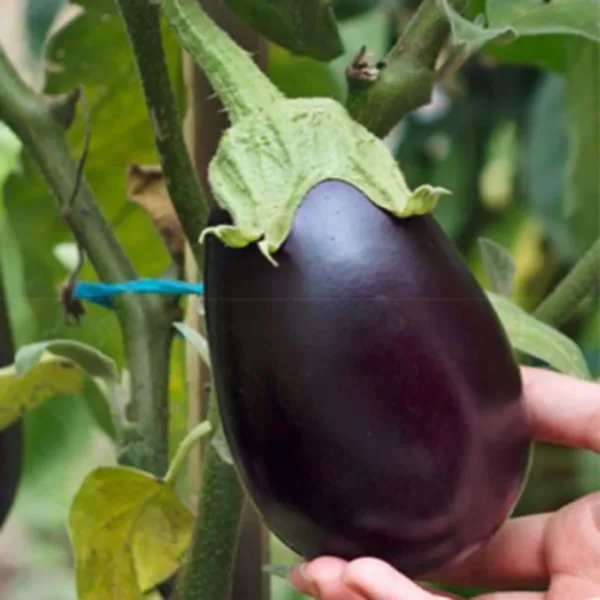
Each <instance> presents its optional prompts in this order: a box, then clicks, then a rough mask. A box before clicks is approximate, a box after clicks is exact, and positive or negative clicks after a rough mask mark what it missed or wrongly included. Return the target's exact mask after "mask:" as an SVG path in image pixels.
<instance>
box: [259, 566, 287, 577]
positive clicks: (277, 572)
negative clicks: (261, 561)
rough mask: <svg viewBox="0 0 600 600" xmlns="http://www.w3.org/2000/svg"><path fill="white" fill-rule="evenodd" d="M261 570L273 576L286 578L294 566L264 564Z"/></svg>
mask: <svg viewBox="0 0 600 600" xmlns="http://www.w3.org/2000/svg"><path fill="white" fill-rule="evenodd" d="M262 570H263V571H264V572H265V573H268V574H269V575H272V576H273V577H279V578H280V579H286V580H287V578H288V577H289V575H290V573H291V572H292V571H293V570H294V567H290V566H288V565H265V566H264V567H263V568H262Z"/></svg>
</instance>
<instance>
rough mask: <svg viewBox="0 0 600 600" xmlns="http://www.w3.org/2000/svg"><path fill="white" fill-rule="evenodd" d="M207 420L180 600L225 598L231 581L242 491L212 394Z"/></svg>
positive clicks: (240, 512) (240, 513)
mask: <svg viewBox="0 0 600 600" xmlns="http://www.w3.org/2000/svg"><path fill="white" fill-rule="evenodd" d="M209 420H210V422H211V424H212V425H213V427H214V431H215V434H214V436H213V439H212V440H211V442H212V443H210V444H209V445H208V447H207V449H206V456H205V463H204V478H203V481H202V495H201V500H200V505H199V507H198V508H199V511H198V528H197V529H196V532H195V538H194V543H193V545H192V551H191V553H190V555H189V557H188V561H187V564H186V566H185V570H184V573H183V577H182V579H181V582H180V585H179V594H178V598H179V599H181V600H228V598H229V597H230V594H231V589H232V585H233V573H234V568H235V561H234V558H235V555H236V550H237V545H238V532H239V528H240V521H241V515H242V509H243V506H244V492H243V490H242V488H241V487H240V483H239V479H238V474H237V471H236V470H235V467H234V466H233V464H231V461H230V460H229V459H228V457H227V456H226V454H227V450H226V449H224V448H223V445H224V438H223V431H222V429H221V424H220V419H219V412H218V405H217V402H216V397H215V395H214V394H212V395H211V399H210V418H209Z"/></svg>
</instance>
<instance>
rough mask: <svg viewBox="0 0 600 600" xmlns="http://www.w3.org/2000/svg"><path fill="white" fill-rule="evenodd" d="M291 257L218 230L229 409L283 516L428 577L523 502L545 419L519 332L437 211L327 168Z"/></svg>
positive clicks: (298, 536)
mask: <svg viewBox="0 0 600 600" xmlns="http://www.w3.org/2000/svg"><path fill="white" fill-rule="evenodd" d="M224 223H230V220H229V215H228V214H227V213H226V212H225V211H222V210H220V211H219V212H217V213H215V214H214V215H213V224H224ZM274 258H275V260H276V261H277V263H278V266H277V267H275V266H273V265H272V264H271V263H269V262H268V261H267V260H265V257H264V256H263V255H262V254H261V253H260V251H259V250H258V249H257V247H256V245H251V246H247V247H245V248H243V249H234V248H230V247H227V246H225V245H224V244H223V243H222V242H221V241H219V240H218V239H217V238H216V237H214V236H209V237H208V238H207V240H206V258H205V261H206V262H205V286H206V292H205V293H206V298H205V301H206V311H207V326H208V337H209V343H210V348H211V357H212V364H213V370H214V381H215V385H216V391H217V395H218V398H219V406H220V411H221V417H222V421H223V426H224V431H225V434H226V437H227V440H228V443H229V445H230V448H231V452H232V456H233V458H234V461H235V463H236V466H237V468H238V470H239V473H240V476H241V479H242V481H243V483H244V485H245V487H246V489H247V491H248V493H249V495H250V497H251V499H252V500H253V502H254V503H255V504H256V506H257V508H258V509H259V510H260V512H261V514H262V515H263V517H264V520H265V522H266V524H267V526H268V527H269V528H270V529H271V531H272V532H273V533H274V534H276V535H277V536H278V537H279V538H280V539H281V540H282V541H283V542H284V543H285V544H286V545H288V546H289V547H290V548H291V549H293V550H294V551H295V552H297V553H298V554H300V555H302V556H304V557H306V558H309V559H310V558H314V557H317V556H321V555H334V556H338V557H341V558H345V559H353V558H357V557H361V556H374V557H379V558H381V559H383V560H386V561H388V562H389V563H390V564H392V565H393V566H394V567H396V568H397V569H399V570H401V571H403V572H404V573H406V574H407V575H409V576H413V577H414V576H418V575H420V574H424V573H426V572H428V571H430V570H432V569H436V568H438V567H440V566H442V565H444V564H446V563H448V562H450V561H453V560H457V559H459V558H460V557H461V556H464V555H466V553H468V552H470V551H472V550H473V549H474V548H476V547H477V546H478V545H480V544H481V543H484V542H485V541H486V540H488V539H489V537H490V536H491V535H492V534H493V533H494V532H495V531H496V530H497V529H498V527H499V526H500V525H501V524H502V523H503V522H504V521H505V520H506V519H507V517H508V516H509V515H510V513H511V511H512V509H513V508H514V506H515V504H516V502H517V501H518V498H519V495H520V492H521V490H522V487H523V485H524V481H525V479H526V474H527V468H528V463H529V455H530V448H531V434H530V426H529V421H528V418H527V414H526V409H525V405H524V402H523V399H522V388H521V378H520V372H519V368H518V365H517V363H516V361H515V358H514V356H513V352H512V350H511V347H510V344H509V342H508V339H507V337H506V335H505V332H504V330H503V328H502V326H501V324H500V322H499V320H498V318H497V316H496V314H495V312H494V310H493V308H492V306H491V304H490V303H489V301H488V300H487V298H486V296H485V294H484V292H483V291H482V289H481V288H480V286H479V285H478V283H477V282H476V280H475V279H474V277H473V276H472V274H471V273H470V271H469V270H468V268H467V266H466V265H465V264H464V262H463V260H462V259H461V257H460V255H459V254H458V252H457V250H456V249H455V248H454V246H453V245H452V243H451V242H450V241H449V240H448V238H447V237H446V235H445V234H444V233H443V231H442V230H441V228H440V227H439V226H438V224H437V223H436V221H435V220H434V218H433V217H432V216H431V215H425V216H416V217H410V218H406V219H399V218H397V217H394V216H393V215H391V214H390V213H388V212H386V211H384V210H382V209H381V208H379V207H378V206H376V205H375V204H374V203H372V202H371V201H370V200H369V199H368V198H366V197H365V196H364V195H363V194H362V193H361V192H360V191H359V190H358V189H357V188H355V187H353V186H351V185H349V184H348V183H346V182H343V181H339V180H326V181H323V182H322V183H320V184H318V185H317V186H315V187H314V188H313V189H312V190H311V191H310V192H309V193H308V195H307V196H306V197H305V198H304V199H303V201H302V203H301V205H300V207H299V209H298V210H297V212H296V214H295V217H294V222H293V227H292V230H291V233H290V235H289V237H288V238H287V239H286V241H285V242H284V244H283V246H282V247H281V248H280V249H279V251H278V252H277V253H276V254H275V255H274Z"/></svg>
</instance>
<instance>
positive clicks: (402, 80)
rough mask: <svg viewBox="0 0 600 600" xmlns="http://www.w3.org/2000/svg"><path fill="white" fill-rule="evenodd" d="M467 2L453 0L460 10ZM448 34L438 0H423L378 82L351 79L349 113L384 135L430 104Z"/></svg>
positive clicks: (379, 134) (466, 0)
mask: <svg viewBox="0 0 600 600" xmlns="http://www.w3.org/2000/svg"><path fill="white" fill-rule="evenodd" d="M467 5H468V0H454V1H453V6H454V8H455V9H456V10H457V11H459V12H462V11H464V10H465V9H466V7H467ZM449 33H450V24H449V23H448V19H447V18H446V15H445V14H444V11H443V9H442V8H441V7H440V6H439V4H438V0H423V2H422V4H421V6H420V7H419V8H418V9H417V11H416V13H415V14H414V16H413V18H412V20H411V21H410V23H409V24H408V26H407V28H406V30H405V32H404V34H403V35H402V36H401V37H400V39H399V40H398V42H397V43H396V45H395V46H394V48H393V49H392V51H391V52H390V54H389V55H388V57H387V59H386V61H385V62H386V67H385V68H384V69H383V70H382V71H381V73H380V75H379V77H378V79H377V81H375V82H374V83H373V84H372V85H370V86H367V87H364V86H352V82H350V88H351V89H350V91H349V95H348V101H347V107H348V110H349V112H350V114H351V115H352V116H353V117H354V118H355V119H356V120H357V121H359V122H360V123H362V124H363V125H364V126H365V127H367V129H369V130H370V131H372V132H373V133H374V134H376V135H378V136H380V137H384V136H385V135H387V134H388V133H389V131H390V130H391V129H392V128H393V127H394V126H395V125H396V124H397V123H398V122H399V121H400V120H401V119H402V118H403V117H405V116H406V115H407V114H408V113H410V112H411V111H413V110H415V109H416V108H419V107H420V106H423V105H425V104H427V103H428V102H429V100H430V98H431V93H432V90H433V86H434V84H435V80H436V73H435V65H436V61H437V58H438V56H439V53H440V51H441V49H442V47H443V45H444V43H445V41H446V39H447V38H448V34H449Z"/></svg>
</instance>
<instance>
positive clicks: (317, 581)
mask: <svg viewBox="0 0 600 600" xmlns="http://www.w3.org/2000/svg"><path fill="white" fill-rule="evenodd" d="M346 565H347V563H346V562H345V561H343V560H340V559H338V558H331V557H328V556H326V557H322V558H318V559H316V560H313V561H312V562H309V563H304V564H303V565H301V566H300V567H299V568H297V569H295V570H294V571H293V572H292V574H291V575H290V581H291V583H292V584H293V585H294V586H296V587H297V588H298V589H299V590H300V591H301V592H304V593H305V594H310V595H312V596H315V597H317V598H319V599H320V600H364V598H363V597H362V596H359V595H358V594H356V593H355V592H353V591H352V590H351V589H349V588H348V587H347V586H346V585H345V584H344V583H343V581H342V574H343V572H344V569H345V567H346Z"/></svg>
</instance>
